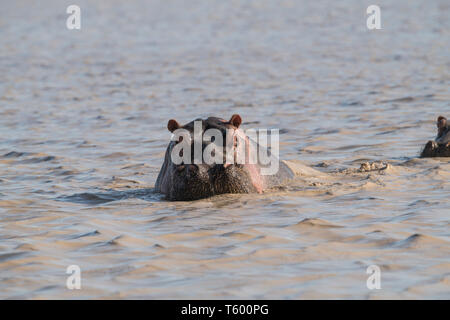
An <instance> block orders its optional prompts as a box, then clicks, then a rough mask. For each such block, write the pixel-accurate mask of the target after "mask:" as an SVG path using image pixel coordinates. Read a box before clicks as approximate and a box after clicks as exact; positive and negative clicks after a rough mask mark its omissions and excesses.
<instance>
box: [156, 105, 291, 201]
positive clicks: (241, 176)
mask: <svg viewBox="0 0 450 320" xmlns="http://www.w3.org/2000/svg"><path fill="white" fill-rule="evenodd" d="M241 123H242V118H241V116H240V115H238V114H234V115H233V116H232V117H231V118H230V120H228V121H227V120H224V119H221V118H218V117H208V118H207V119H195V120H193V121H191V122H189V123H187V124H185V125H183V126H181V125H180V124H179V123H178V122H177V121H176V120H174V119H171V120H169V121H168V123H167V129H168V130H169V131H170V132H171V133H172V138H171V141H170V142H169V145H168V146H167V149H166V153H165V157H164V163H163V164H162V167H161V170H160V172H159V175H158V178H157V180H156V184H155V191H156V192H159V193H162V194H164V195H165V198H166V199H167V200H171V201H175V200H183V201H188V200H197V199H202V198H208V197H211V196H214V195H219V194H225V193H262V192H264V191H265V190H268V189H271V188H274V187H276V186H278V185H281V184H283V183H284V182H286V181H288V180H289V179H291V178H293V177H294V176H295V173H294V172H293V171H292V170H291V169H290V168H289V167H288V166H287V165H286V164H285V163H284V162H283V161H280V160H279V159H278V157H275V156H274V155H273V153H272V152H271V151H269V149H268V148H265V146H262V145H261V144H260V143H257V142H255V140H254V139H252V138H251V137H250V136H249V135H248V134H246V132H244V131H243V130H242V129H241ZM196 130H197V131H200V133H199V132H196ZM210 130H211V131H210ZM177 132H184V133H183V134H176V133H177ZM210 132H213V133H215V136H214V138H211V134H209V133H210ZM199 137H200V139H199V140H195V138H199ZM277 139H278V137H277ZM220 140H221V141H220ZM196 141H197V142H196ZM198 141H199V143H198ZM258 141H259V139H258ZM277 141H278V140H277ZM195 143H198V144H197V146H198V150H200V151H201V152H200V154H201V156H200V159H197V161H195V160H196V159H193V157H192V155H195V154H196V152H197V155H198V150H197V151H196V150H194V149H195ZM180 144H183V148H178V147H179V146H180ZM212 144H214V145H212ZM211 146H212V147H213V148H211ZM272 147H273V146H271V149H270V150H273V149H272ZM177 148H178V149H177ZM208 148H209V149H208ZM277 148H278V146H277ZM180 149H181V150H180ZM212 149H214V151H213V152H212V153H211V155H212V156H214V157H213V159H212V160H213V161H211V159H207V160H208V161H206V160H205V154H208V152H206V153H205V150H212ZM259 149H261V150H263V151H264V152H267V153H268V154H269V156H270V159H271V161H274V162H275V164H276V167H277V170H276V172H269V174H267V171H270V170H265V169H267V163H266V162H265V163H262V162H261V160H260V159H259V158H258V157H256V153H258V150H259ZM259 152H261V151H259ZM189 154H190V155H189ZM258 154H259V153H258ZM181 157H183V159H182V160H180V159H181ZM255 157H256V158H258V159H257V161H250V159H251V158H253V159H255ZM237 158H240V159H241V161H235V160H236V159H237ZM189 160H190V161H189ZM271 165H272V164H271ZM264 171H266V172H264Z"/></svg>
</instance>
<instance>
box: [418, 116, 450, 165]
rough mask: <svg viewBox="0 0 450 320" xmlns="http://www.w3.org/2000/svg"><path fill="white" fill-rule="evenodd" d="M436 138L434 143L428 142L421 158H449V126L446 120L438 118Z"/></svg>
mask: <svg viewBox="0 0 450 320" xmlns="http://www.w3.org/2000/svg"><path fill="white" fill-rule="evenodd" d="M436 126H437V131H438V132H437V136H436V138H435V139H434V141H428V142H427V144H426V145H425V147H424V148H423V151H422V154H421V155H420V156H421V157H422V158H428V157H450V125H449V123H448V121H447V118H445V117H443V116H439V117H438V119H437V121H436Z"/></svg>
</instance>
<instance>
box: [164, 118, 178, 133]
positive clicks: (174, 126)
mask: <svg viewBox="0 0 450 320" xmlns="http://www.w3.org/2000/svg"><path fill="white" fill-rule="evenodd" d="M178 128H180V125H179V124H178V122H177V120H173V119H170V120H169V122H167V129H169V131H170V132H174V131H175V130H177V129H178Z"/></svg>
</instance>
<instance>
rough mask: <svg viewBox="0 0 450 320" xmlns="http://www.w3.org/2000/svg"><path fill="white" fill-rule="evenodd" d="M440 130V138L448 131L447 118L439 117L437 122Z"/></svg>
mask: <svg viewBox="0 0 450 320" xmlns="http://www.w3.org/2000/svg"><path fill="white" fill-rule="evenodd" d="M436 126H437V128H438V137H439V136H442V135H443V134H444V132H445V131H446V129H447V118H445V117H443V116H439V117H438V119H437V122H436Z"/></svg>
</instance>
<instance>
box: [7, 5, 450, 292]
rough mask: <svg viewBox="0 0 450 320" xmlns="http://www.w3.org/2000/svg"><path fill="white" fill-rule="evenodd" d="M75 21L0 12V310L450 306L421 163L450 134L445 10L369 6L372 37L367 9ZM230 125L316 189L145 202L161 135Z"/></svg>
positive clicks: (156, 12)
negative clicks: (174, 304)
mask: <svg viewBox="0 0 450 320" xmlns="http://www.w3.org/2000/svg"><path fill="white" fill-rule="evenodd" d="M76 4H78V5H79V6H80V7H81V30H68V29H67V28H66V18H67V17H68V15H67V14H66V7H67V6H68V5H69V3H65V2H60V1H39V3H38V2H36V1H8V2H6V1H4V2H3V3H2V5H1V13H0V74H1V77H0V135H1V138H0V298H20V299H22V298H24V299H46V298H53V299H55V298H56V299H79V298H97V299H108V298H119V299H121V298H129V299H131V298H137V299H143V298H150V299H153V298H163V299H169V298H174V299H181V298H185V299H194V298H198V299H202V298H224V299H228V298H233V299H235V298H239V299H246V298H248V299H267V298H272V299H309V298H312V299H315V298H327V299H328V298H333V299H335V298H337V299H344V298H350V299H353V298H360V299H367V298H370V299H385V298H394V299H399V298H406V299H418V298H437V299H449V298H450V273H449V271H450V246H449V241H450V240H449V235H450V234H449V225H450V222H449V214H450V202H449V191H450V183H449V180H450V160H449V158H440V159H419V158H418V155H419V154H420V151H421V148H422V147H423V145H424V144H425V143H426V142H427V141H428V140H430V139H434V137H435V135H436V127H435V120H436V118H437V116H439V115H441V114H442V115H444V116H447V117H449V116H450V90H449V84H450V72H449V71H450V53H449V52H450V45H449V44H450V31H449V30H450V20H449V19H448V15H449V12H450V10H449V9H450V8H449V7H450V4H449V2H448V1H445V0H436V1H418V0H416V1H411V0H408V1H406V0H403V1H395V2H394V1H378V2H377V3H376V4H378V5H379V6H380V7H381V23H382V29H381V30H371V31H370V30H368V29H367V27H366V18H367V14H366V8H367V7H368V6H369V5H371V4H373V3H371V2H369V1H356V0H354V1H341V2H339V1H170V2H169V1H148V2H147V1H95V3H94V2H93V1H77V3H76ZM234 113H238V114H240V115H241V116H242V118H243V128H246V129H247V128H278V129H280V130H281V132H282V134H281V136H280V153H281V155H280V156H281V158H282V159H287V160H295V161H301V162H302V163H304V164H306V165H308V166H311V167H313V168H314V169H315V170H318V171H320V174H317V176H314V175H313V176H306V175H305V176H299V177H298V178H297V179H295V181H293V182H292V183H291V184H289V185H287V186H286V187H285V188H282V189H279V190H275V191H273V192H266V193H264V194H261V195H254V194H251V195H222V196H217V197H214V198H210V199H205V200H199V201H193V202H167V201H164V199H163V198H162V197H161V196H160V195H158V194H155V193H153V190H152V188H153V186H154V184H155V181H156V177H157V174H158V172H159V169H160V166H161V164H162V160H163V156H164V152H165V149H166V146H167V143H168V141H169V138H170V134H169V132H168V131H167V129H166V124H167V121H168V120H169V119H171V118H175V119H177V120H178V121H179V122H180V123H186V122H188V121H191V120H193V119H195V118H198V117H206V116H209V115H212V116H219V117H223V118H226V119H228V118H229V117H230V116H231V115H232V114H234ZM364 162H376V163H380V162H381V163H383V165H386V164H387V166H386V168H385V169H384V170H375V171H369V172H365V171H364V170H358V169H359V168H360V165H361V164H362V163H364ZM69 265H78V266H79V267H80V269H81V278H82V289H81V290H68V289H67V288H66V280H67V277H68V274H66V268H67V267H68V266H69ZM370 265H377V266H378V267H379V268H380V269H381V289H380V290H376V289H375V290H369V289H368V288H367V286H366V280H367V278H368V277H369V275H368V274H367V273H366V269H367V267H368V266H370Z"/></svg>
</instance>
